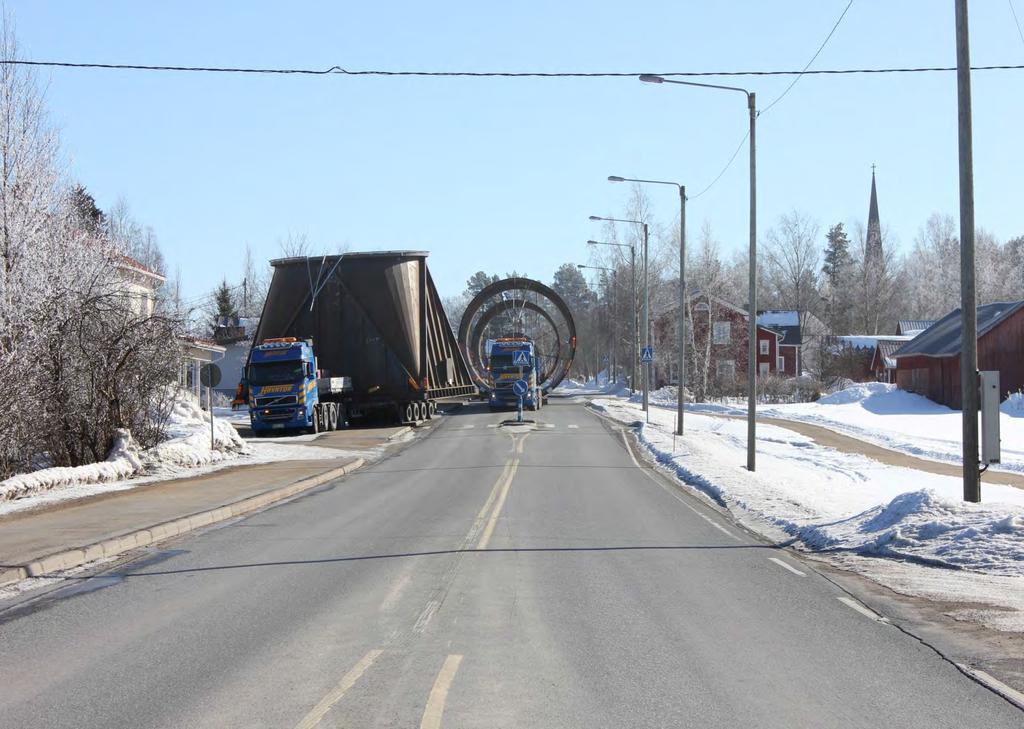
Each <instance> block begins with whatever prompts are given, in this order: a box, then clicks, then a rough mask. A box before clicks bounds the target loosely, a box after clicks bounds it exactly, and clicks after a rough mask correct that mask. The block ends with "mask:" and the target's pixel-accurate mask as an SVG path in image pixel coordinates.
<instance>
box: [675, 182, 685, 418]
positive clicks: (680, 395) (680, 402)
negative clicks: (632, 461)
mask: <svg viewBox="0 0 1024 729" xmlns="http://www.w3.org/2000/svg"><path fill="white" fill-rule="evenodd" d="M677 369H678V370H679V385H678V386H677V388H676V389H677V392H676V409H677V410H678V411H679V417H678V418H676V420H677V421H678V422H676V435H682V434H683V408H684V407H685V406H686V186H685V185H680V186H679V367H678V368H677Z"/></svg>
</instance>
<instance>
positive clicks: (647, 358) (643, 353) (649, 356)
mask: <svg viewBox="0 0 1024 729" xmlns="http://www.w3.org/2000/svg"><path fill="white" fill-rule="evenodd" d="M640 361H641V362H653V361H654V347H644V348H643V349H641V350H640Z"/></svg>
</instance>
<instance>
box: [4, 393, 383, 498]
mask: <svg viewBox="0 0 1024 729" xmlns="http://www.w3.org/2000/svg"><path fill="white" fill-rule="evenodd" d="M220 410H221V409H220V408H214V411H215V417H214V427H213V435H214V438H213V440H214V442H213V446H212V447H211V444H210V417H209V415H208V414H207V413H206V412H205V411H203V410H202V409H201V408H200V407H199V403H198V402H197V401H196V399H195V398H194V397H193V396H192V395H190V394H188V393H181V395H180V397H179V398H178V399H177V401H176V402H175V404H174V407H173V408H172V411H171V414H170V418H169V420H168V423H167V431H166V434H167V439H166V440H164V441H163V442H162V443H160V444H159V445H157V446H155V447H153V448H150V449H147V450H143V449H141V448H140V447H139V446H138V445H137V444H136V443H135V442H134V441H133V440H132V439H131V435H130V434H128V433H127V432H125V433H122V434H121V435H120V437H119V438H118V440H117V442H116V443H115V445H114V448H113V449H112V450H111V452H110V454H109V455H108V457H107V460H105V461H103V462H101V463H92V464H89V465H87V466H78V467H74V468H63V467H57V468H44V469H41V470H38V471H33V472H31V473H24V474H19V475H17V476H14V477H12V478H9V479H7V480H5V481H0V515H3V514H9V513H12V512H15V511H23V510H25V509H31V508H35V507H38V506H41V505H43V504H47V503H53V502H57V501H64V500H67V499H75V498H81V497H83V496H90V495H92V494H97V493H103V492H107V491H122V490H125V489H131V488H135V487H136V486H141V485H143V484H147V483H152V482H154V481H160V480H166V479H170V478H178V477H181V476H186V475H187V476H193V475H200V474H203V473H207V472H210V471H214V470H217V469H219V468H224V467H226V466H234V465H240V464H248V463H268V462H271V461H285V460H299V459H305V460H314V459H330V458H345V457H351V456H356V455H369V454H367V453H363V452H355V451H343V450H338V449H334V448H319V447H316V446H311V445H309V441H310V440H312V439H313V438H315V436H308V437H303V436H298V437H295V438H288V439H265V440H260V441H246V440H244V439H242V438H241V436H239V435H238V432H237V431H236V430H235V428H234V427H233V426H232V425H231V424H230V422H229V421H228V419H226V418H222V417H219V411H220ZM225 410H226V411H227V412H228V413H230V412H231V410H230V408H226V409H225ZM236 412H237V411H236ZM242 412H243V415H244V416H245V422H248V414H247V413H246V412H245V411H242Z"/></svg>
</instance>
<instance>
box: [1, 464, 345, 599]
mask: <svg viewBox="0 0 1024 729" xmlns="http://www.w3.org/2000/svg"><path fill="white" fill-rule="evenodd" d="M364 463H365V461H364V460H363V459H362V458H356V459H355V460H354V461H352V462H350V463H347V464H345V465H344V466H341V467H340V468H334V469H332V470H330V471H326V472H325V473H321V474H319V475H317V476H311V477H309V478H305V479H302V480H300V481H296V482H295V483H292V484H289V485H288V486H282V487H280V488H276V489H272V490H270V491H266V492H264V493H262V494H257V495H255V496H250V497H248V498H245V499H242V500H241V501H235V502H234V503H231V504H224V505H223V506H218V507H217V508H215V509H207V510H206V511H200V512H197V513H195V514H190V515H188V516H183V517H181V518H178V519H173V520H171V521H166V522H163V523H161V524H154V525H153V526H149V527H146V528H145V529H138V530H136V531H133V532H128V533H127V534H122V535H120V536H116V537H111V538H109V539H104V540H103V541H101V542H95V543H94V544H89V545H86V546H84V547H78V548H75V549H67V550H64V551H62V552H55V553H53V554H48V555H46V556H43V557H40V558H38V559H35V560H33V561H31V562H29V563H27V564H23V565H8V566H4V567H0V586H3V585H6V584H9V583H11V582H17V581H19V580H23V579H25V578H27V577H42V576H44V575H47V574H50V573H51V572H59V571H61V570H68V569H71V568H73V567H79V566H81V565H83V564H86V563H87V562H92V561H94V560H97V559H102V558H104V557H115V556H117V555H120V554H123V553H125V552H127V551H129V550H132V549H136V548H137V547H146V546H149V545H150V544H153V543H155V542H159V541H163V540H164V539H169V538H171V537H175V536H178V535H181V534H185V533H187V532H190V531H193V530H195V529H199V528H200V527H204V526H209V525H210V524H216V523H217V522H221V521H225V520H227V519H231V518H233V517H236V516H241V515H243V514H247V513H249V512H251V511H255V510H256V509H261V508H263V507H266V506H270V505H271V504H274V503H276V502H278V501H282V500H283V499H287V498H289V497H291V496H295V495H296V494H299V493H301V492H303V491H306V490H308V489H311V488H315V487H316V486H320V485H322V484H325V483H327V482H328V481H332V480H334V479H336V478H340V477H341V476H345V475H346V474H349V473H351V472H352V471H355V470H356V469H358V468H361V467H362V466H363V464H364Z"/></svg>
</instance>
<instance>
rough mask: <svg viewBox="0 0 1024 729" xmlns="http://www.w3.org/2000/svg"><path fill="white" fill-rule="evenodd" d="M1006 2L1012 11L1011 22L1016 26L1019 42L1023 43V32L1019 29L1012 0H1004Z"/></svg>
mask: <svg viewBox="0 0 1024 729" xmlns="http://www.w3.org/2000/svg"><path fill="white" fill-rule="evenodd" d="M1006 2H1007V3H1008V4H1009V5H1010V12H1011V13H1013V22H1014V25H1016V26H1017V35H1019V36H1020V42H1021V44H1022V45H1024V33H1022V32H1021V30H1020V21H1019V20H1017V11H1016V10H1014V8H1013V0H1006Z"/></svg>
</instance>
